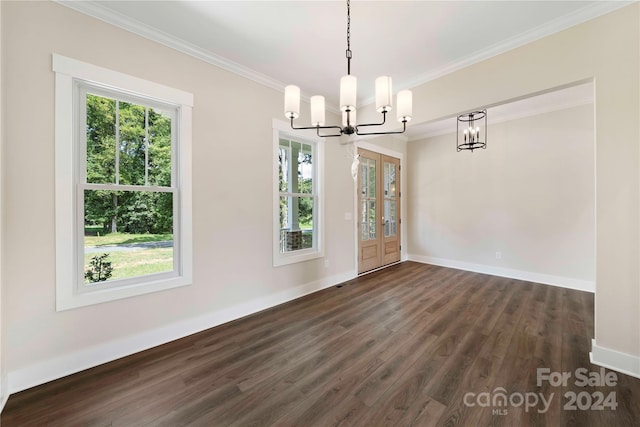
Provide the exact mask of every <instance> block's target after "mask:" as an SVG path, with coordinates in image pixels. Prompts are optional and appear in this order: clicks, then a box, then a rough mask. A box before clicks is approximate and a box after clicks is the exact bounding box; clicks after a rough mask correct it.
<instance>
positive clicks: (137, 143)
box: [118, 101, 145, 185]
mask: <svg viewBox="0 0 640 427" xmlns="http://www.w3.org/2000/svg"><path fill="white" fill-rule="evenodd" d="M119 117H120V145H119V147H118V148H119V150H120V153H119V156H120V161H119V163H118V170H119V176H120V181H119V183H120V184H129V185H145V173H144V172H145V171H144V170H145V107H143V106H141V105H135V104H131V103H128V102H122V101H121V102H119Z"/></svg>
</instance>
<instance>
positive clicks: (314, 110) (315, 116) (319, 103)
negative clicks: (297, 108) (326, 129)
mask: <svg viewBox="0 0 640 427" xmlns="http://www.w3.org/2000/svg"><path fill="white" fill-rule="evenodd" d="M310 101H311V124H312V125H313V126H324V96H321V95H315V96H312V97H311V99H310Z"/></svg>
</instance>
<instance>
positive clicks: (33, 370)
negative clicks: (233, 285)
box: [7, 271, 357, 395]
mask: <svg viewBox="0 0 640 427" xmlns="http://www.w3.org/2000/svg"><path fill="white" fill-rule="evenodd" d="M355 277H357V272H356V271H349V272H346V273H342V274H337V275H334V276H330V277H326V278H323V279H319V280H316V281H313V282H310V283H306V284H303V285H299V286H296V287H293V288H289V289H285V290H283V291H280V292H276V293H274V294H271V295H267V296H264V297H260V298H256V299H253V300H251V301H247V302H244V303H241V304H238V305H236V306H233V307H229V308H226V309H223V310H219V311H214V312H211V313H207V314H204V315H202V316H198V317H194V318H191V319H185V320H183V321H180V322H176V323H172V324H170V325H165V326H162V327H160V328H156V329H152V330H149V331H145V332H142V333H139V334H135V335H133V336H128V337H124V338H120V339H117V340H113V341H109V342H106V343H102V344H99V345H96V346H93V347H89V348H85V349H82V350H78V351H75V352H73V353H69V354H66V355H64V356H60V357H57V358H54V359H51V360H46V361H44V362H41V363H37V364H34V365H31V366H26V367H23V368H20V369H16V370H14V371H9V372H8V375H7V383H8V384H7V385H8V387H7V388H8V393H7V395H9V394H12V393H17V392H19V391H22V390H26V389H28V388H31V387H35V386H38V385H40V384H44V383H46V382H48V381H53V380H56V379H58V378H62V377H64V376H67V375H71V374H74V373H76V372H80V371H83V370H85V369H89V368H92V367H95V366H98V365H101V364H103V363H107V362H111V361H113V360H116V359H119V358H121V357H125V356H129V355H131V354H134V353H137V352H140V351H143V350H147V349H150V348H152V347H156V346H159V345H162V344H166V343H168V342H170V341H174V340H177V339H180V338H183V337H186V336H188V335H192V334H195V333H197V332H201V331H204V330H206V329H210V328H213V327H215V326H218V325H221V324H223V323H227V322H230V321H233V320H237V319H240V318H242V317H245V316H248V315H250V314H254V313H257V312H259V311H262V310H266V309H268V308H271V307H274V306H277V305H279V304H283V303H285V302H288V301H291V300H294V299H296V298H300V297H302V296H305V295H308V294H311V293H314V292H317V291H320V290H322V289H326V288H329V287H331V286H335V285H338V284H340V283H343V282H346V281H348V280H351V279H354V278H355Z"/></svg>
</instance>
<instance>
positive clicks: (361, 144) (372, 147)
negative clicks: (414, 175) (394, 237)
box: [353, 136, 408, 276]
mask: <svg viewBox="0 0 640 427" xmlns="http://www.w3.org/2000/svg"><path fill="white" fill-rule="evenodd" d="M387 138H388V137H387ZM392 138H394V139H396V140H400V141H405V142H407V143H408V140H407V138H406V137H398V136H395V137H392ZM358 148H362V149H364V150H368V151H373V152H375V153H379V154H383V155H385V156H389V157H395V158H396V159H399V160H400V182H401V184H400V185H401V188H400V191H401V192H404V193H405V194H404V195H403V196H402V197H400V218H399V219H400V220H401V221H402V227H400V246H401V249H400V262H403V261H406V260H407V259H408V255H407V220H406V212H407V206H406V204H407V197H406V194H407V176H406V174H407V170H406V167H405V164H404V158H405V155H404V153H402V152H400V151H395V150H392V149H390V148H387V147H383V146H381V145H377V144H372V143H370V142H366V141H363V140H355V141H354V142H353V152H354V153H356V154H357V153H358ZM358 209H359V206H358V182H357V180H354V182H353V212H355V214H354V215H353V243H354V248H353V265H354V270H355V275H356V276H360V275H363V274H368V273H372V272H374V271H377V270H379V269H381V268H385V267H388V265H385V266H382V267H380V268H378V269H375V270H371V271H365V272H364V273H360V274H358V261H359V257H358V239H359V234H358V231H359V228H358V221H359V218H358V212H359V210H358ZM390 265H393V264H390Z"/></svg>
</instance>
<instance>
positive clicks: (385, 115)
mask: <svg viewBox="0 0 640 427" xmlns="http://www.w3.org/2000/svg"><path fill="white" fill-rule="evenodd" d="M386 122H387V112H386V111H383V112H382V123H363V124H361V125H356V128H359V127H362V126H382V125H383V124H385V123H386ZM359 135H362V134H359Z"/></svg>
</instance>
